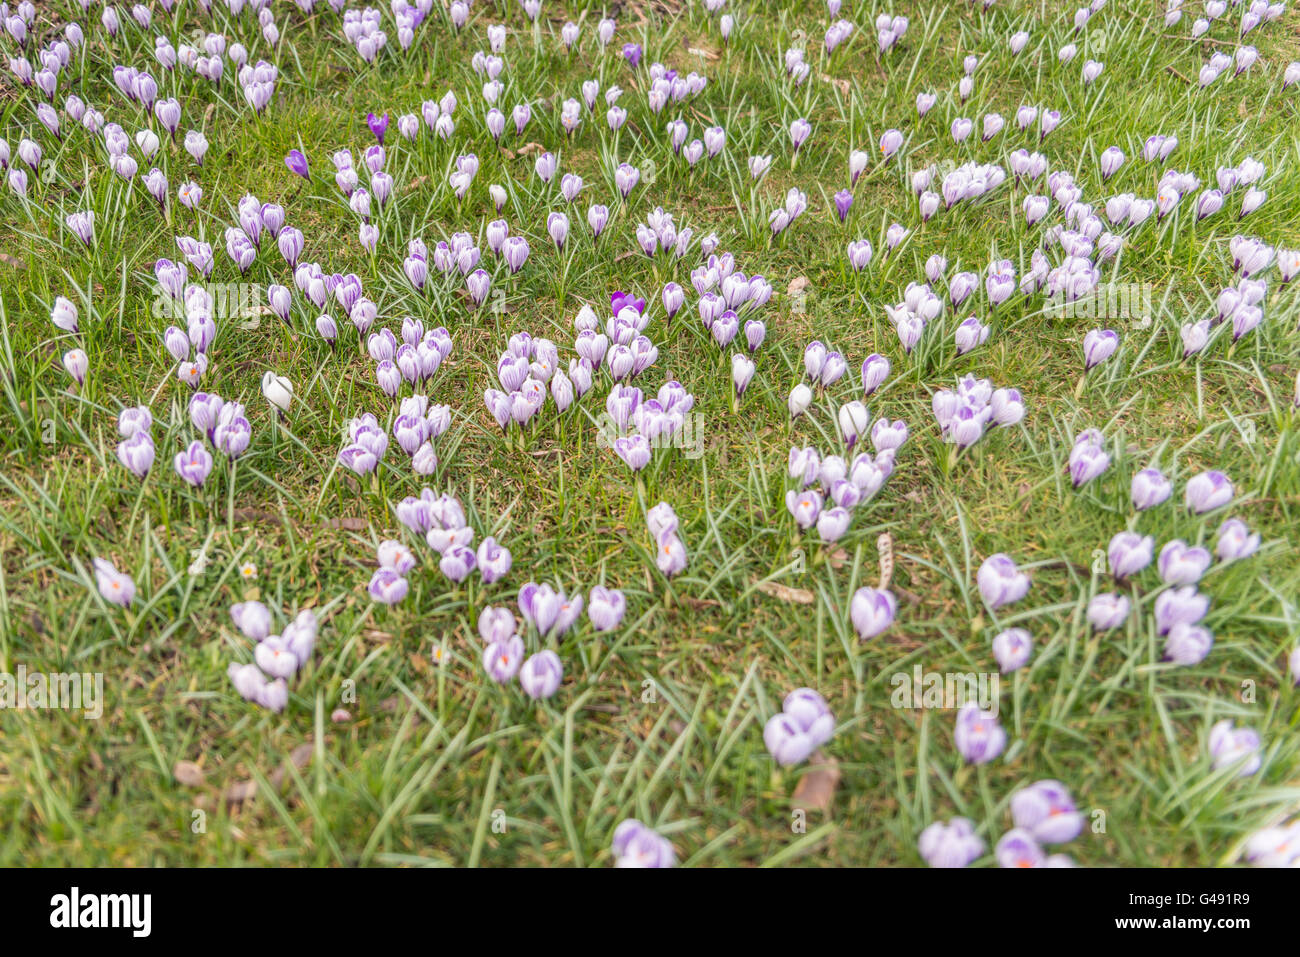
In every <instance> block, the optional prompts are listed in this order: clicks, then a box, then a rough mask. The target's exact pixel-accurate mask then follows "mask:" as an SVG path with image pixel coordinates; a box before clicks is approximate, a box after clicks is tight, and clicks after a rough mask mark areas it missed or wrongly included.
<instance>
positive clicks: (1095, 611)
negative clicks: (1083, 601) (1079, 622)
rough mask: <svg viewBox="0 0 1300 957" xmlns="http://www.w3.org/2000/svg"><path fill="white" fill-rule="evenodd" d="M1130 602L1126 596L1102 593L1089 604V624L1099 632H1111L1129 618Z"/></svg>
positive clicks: (1095, 596)
mask: <svg viewBox="0 0 1300 957" xmlns="http://www.w3.org/2000/svg"><path fill="white" fill-rule="evenodd" d="M1128 610H1129V600H1128V598H1127V597H1126V596H1125V595H1117V594H1114V593H1113V592H1102V593H1101V594H1098V595H1094V596H1093V597H1092V600H1091V601H1089V602H1088V612H1087V617H1088V624H1090V625H1092V627H1093V628H1096V629H1097V630H1098V631H1110V630H1111V629H1113V628H1118V627H1119V626H1120V625H1122V624H1124V622H1125V620H1126V619H1127V618H1128Z"/></svg>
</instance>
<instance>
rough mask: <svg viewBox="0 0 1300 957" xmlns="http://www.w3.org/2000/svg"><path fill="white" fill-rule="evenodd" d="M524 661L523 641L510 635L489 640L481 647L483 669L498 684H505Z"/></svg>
mask: <svg viewBox="0 0 1300 957" xmlns="http://www.w3.org/2000/svg"><path fill="white" fill-rule="evenodd" d="M523 661H524V641H523V639H522V638H520V637H519V636H518V635H510V636H508V637H505V638H502V639H500V640H498V641H494V642H491V643H490V644H489V645H488V646H487V647H486V648H484V649H483V670H484V671H486V672H487V673H488V677H489V678H491V679H492V680H493V681H495V682H497V683H498V684H506V683H507V682H509V681H510V679H511V678H513V677H514V676H515V675H516V674H518V673H519V668H520V666H521V665H522V664H523Z"/></svg>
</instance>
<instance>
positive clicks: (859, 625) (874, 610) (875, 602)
mask: <svg viewBox="0 0 1300 957" xmlns="http://www.w3.org/2000/svg"><path fill="white" fill-rule="evenodd" d="M897 613H898V599H897V598H895V597H894V593H893V592H891V591H889V590H888V589H885V588H871V587H863V588H859V589H858V590H857V591H856V592H854V594H853V600H852V601H851V602H849V618H850V619H851V620H852V621H853V627H854V629H855V630H856V631H857V633H858V638H860V639H861V640H863V641H866V640H867V639H868V638H874V637H876V635H879V634H880V633H881V632H883V631H884V630H885V629H886V628H888V627H889V626H890V625H892V624H893V623H894V616H895V615H897Z"/></svg>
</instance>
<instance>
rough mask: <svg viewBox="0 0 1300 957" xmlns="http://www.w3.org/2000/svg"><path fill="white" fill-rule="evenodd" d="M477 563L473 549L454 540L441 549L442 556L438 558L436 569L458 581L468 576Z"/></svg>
mask: <svg viewBox="0 0 1300 957" xmlns="http://www.w3.org/2000/svg"><path fill="white" fill-rule="evenodd" d="M477 564H478V559H477V557H476V556H475V554H474V549H472V548H470V547H469V546H468V545H462V544H460V543H459V542H456V543H453V544H451V545H448V546H447V547H446V548H445V549H443V552H442V557H441V558H440V559H439V560H438V570H439V571H441V572H442V573H443V574H444V575H445V576H447V578H449V579H451V580H452V581H454V582H456V583H460V582H463V581H464V580H465V579H466V578H468V577H469V573H470V572H472V571H473V570H474V568H475V567H476V565H477Z"/></svg>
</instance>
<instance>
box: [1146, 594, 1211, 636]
mask: <svg viewBox="0 0 1300 957" xmlns="http://www.w3.org/2000/svg"><path fill="white" fill-rule="evenodd" d="M1209 610H1210V599H1209V597H1208V596H1206V595H1202V594H1201V593H1200V592H1198V591H1197V590H1196V587H1195V586H1194V585H1183V586H1181V587H1178V588H1170V589H1169V590H1167V591H1162V592H1161V593H1160V594H1158V595H1157V596H1156V601H1155V618H1156V631H1157V632H1159V633H1160V634H1162V635H1167V634H1169V632H1170V631H1171V630H1172V629H1173V628H1174V627H1175V626H1176V625H1180V624H1185V625H1194V624H1196V623H1197V622H1199V621H1200V620H1201V619H1202V618H1204V617H1205V614H1206V612H1208V611H1209Z"/></svg>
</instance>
